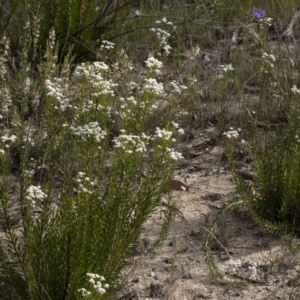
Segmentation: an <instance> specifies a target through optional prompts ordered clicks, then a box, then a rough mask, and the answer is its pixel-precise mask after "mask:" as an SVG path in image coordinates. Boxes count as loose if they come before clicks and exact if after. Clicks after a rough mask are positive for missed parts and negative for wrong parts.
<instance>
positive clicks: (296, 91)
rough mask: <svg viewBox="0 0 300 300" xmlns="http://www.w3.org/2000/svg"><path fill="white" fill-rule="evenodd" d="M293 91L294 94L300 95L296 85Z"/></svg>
mask: <svg viewBox="0 0 300 300" xmlns="http://www.w3.org/2000/svg"><path fill="white" fill-rule="evenodd" d="M291 91H292V92H293V93H294V94H300V89H298V88H297V86H296V85H293V87H292V88H291Z"/></svg>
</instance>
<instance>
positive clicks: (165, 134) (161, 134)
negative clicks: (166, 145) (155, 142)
mask: <svg viewBox="0 0 300 300" xmlns="http://www.w3.org/2000/svg"><path fill="white" fill-rule="evenodd" d="M172 135H173V132H172V131H167V130H165V129H160V128H159V127H156V129H155V134H154V138H161V139H163V140H166V141H169V140H170V139H171V137H172Z"/></svg>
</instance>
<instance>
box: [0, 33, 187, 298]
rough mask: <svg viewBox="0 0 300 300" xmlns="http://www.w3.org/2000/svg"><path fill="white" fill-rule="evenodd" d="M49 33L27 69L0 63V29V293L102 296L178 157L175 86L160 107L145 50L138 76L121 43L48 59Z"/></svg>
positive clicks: (169, 215) (153, 66)
mask: <svg viewBox="0 0 300 300" xmlns="http://www.w3.org/2000/svg"><path fill="white" fill-rule="evenodd" d="M54 36H55V31H53V30H50V36H49V37H48V38H47V43H46V49H45V55H44V59H43V61H42V62H40V63H38V64H37V65H36V71H35V72H32V69H31V68H30V65H31V62H30V61H29V62H28V63H27V62H26V61H24V65H23V66H22V68H21V70H20V71H18V72H16V73H15V74H12V73H11V72H9V69H8V65H7V64H6V63H7V60H8V55H9V53H8V52H6V51H5V49H10V43H9V40H8V39H3V40H2V50H3V51H2V56H1V57H2V60H1V63H2V67H3V69H2V70H3V71H2V73H1V76H2V79H3V81H2V85H1V92H2V95H6V97H3V101H2V103H1V117H2V119H3V120H5V123H3V127H2V128H3V130H2V131H1V142H0V159H1V166H2V169H1V173H0V228H1V233H2V234H3V239H2V240H1V244H0V270H1V272H0V277H1V278H0V280H1V282H3V283H5V284H3V285H1V286H0V298H1V299H4V300H5V299H11V298H12V297H14V299H23V300H25V299H26V300H27V299H28V300H29V299H30V300H33V299H82V298H83V297H84V296H88V299H103V298H108V297H109V296H111V294H113V292H114V289H115V286H116V285H117V283H118V279H119V276H120V273H121V271H122V269H123V267H124V266H125V265H126V263H127V260H128V259H129V258H130V257H131V255H132V253H133V250H134V249H135V247H137V245H138V241H139V237H140V233H141V230H142V226H143V224H144V223H145V222H146V220H147V219H148V218H149V216H150V214H151V213H152V212H153V211H154V210H155V209H156V208H157V207H158V206H159V205H160V203H161V198H162V196H163V195H165V194H166V192H168V190H169V189H170V183H171V179H172V175H173V171H174V169H175V167H176V165H177V160H178V159H180V157H181V154H180V153H178V152H176V151H175V150H174V149H173V144H174V138H175V137H176V136H177V135H178V134H179V133H180V132H179V131H178V129H179V128H177V126H175V125H172V123H171V119H170V115H169V112H170V110H171V108H172V106H173V105H174V103H176V101H178V100H179V99H180V98H181V95H180V93H179V92H178V89H179V90H180V89H181V87H178V88H177V91H176V92H175V91H172V89H171V88H170V89H169V95H168V97H170V98H168V99H166V100H167V101H166V103H164V108H163V110H161V109H160V108H159V107H161V104H162V101H165V100H160V99H158V97H157V96H158V95H159V94H161V92H162V90H163V89H164V86H163V84H162V83H159V82H157V81H156V78H155V77H156V76H157V75H158V74H160V72H161V70H160V69H161V68H162V66H161V63H160V62H159V61H158V60H157V59H155V58H153V59H152V61H151V62H150V61H148V67H147V74H146V76H145V78H139V77H137V75H136V74H135V73H134V72H133V67H132V63H131V61H130V60H129V59H128V57H127V55H126V54H125V53H124V52H120V53H118V54H115V55H116V57H118V58H119V60H118V61H117V62H116V63H114V64H109V62H110V60H109V58H110V55H109V53H112V50H111V49H102V50H101V51H102V52H101V53H103V60H102V61H100V62H99V61H97V62H93V63H85V64H78V65H76V66H75V67H73V66H72V67H71V64H70V61H71V60H72V59H71V57H72V56H71V55H69V56H66V58H65V61H64V64H61V65H60V66H59V67H58V66H57V65H56V63H55V62H56V59H57V57H58V56H59V54H58V53H59V52H60V51H61V50H60V49H59V47H57V45H55V43H54V42H53V40H54ZM35 38H36V37H35V36H32V38H31V39H30V40H29V41H28V45H31V43H33V44H34V41H35ZM164 42H165V43H166V40H164ZM105 45H109V47H108V48H111V47H113V45H112V44H105ZM161 46H165V44H163V45H161ZM58 68H59V70H58ZM184 88H186V87H182V90H183V89H184ZM170 99H172V101H170ZM161 113H163V116H164V118H162V120H159V123H158V124H157V127H156V128H153V120H154V119H155V118H156V117H157V115H160V114H161ZM14 172H16V173H17V174H18V175H17V176H15V175H14ZM174 215H175V202H174V201H173V200H172V199H171V198H169V203H168V206H167V208H166V210H165V212H164V223H163V225H162V228H161V233H160V234H159V236H158V237H157V241H154V242H153V245H152V249H153V250H154V249H156V248H157V247H158V246H159V245H161V243H162V242H163V240H164V239H165V238H166V237H167V234H168V232H169V230H170V227H171V225H172V221H173V218H174ZM101 276H103V277H104V278H102V277H101Z"/></svg>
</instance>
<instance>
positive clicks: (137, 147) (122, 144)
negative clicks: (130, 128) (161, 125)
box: [113, 133, 149, 154]
mask: <svg viewBox="0 0 300 300" xmlns="http://www.w3.org/2000/svg"><path fill="white" fill-rule="evenodd" d="M147 140H149V137H148V136H146V135H145V134H144V133H142V136H141V137H140V136H138V135H127V134H121V135H119V136H118V137H116V138H114V140H113V142H114V147H115V148H123V149H124V150H125V152H126V153H129V154H131V153H134V152H138V153H143V152H145V151H147V147H146V144H145V142H146V141H147Z"/></svg>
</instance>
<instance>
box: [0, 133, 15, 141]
mask: <svg viewBox="0 0 300 300" xmlns="http://www.w3.org/2000/svg"><path fill="white" fill-rule="evenodd" d="M16 140H17V137H16V136H15V135H13V134H12V135H11V136H8V135H7V134H5V135H3V136H1V141H2V142H4V143H6V142H15V141H16Z"/></svg>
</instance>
